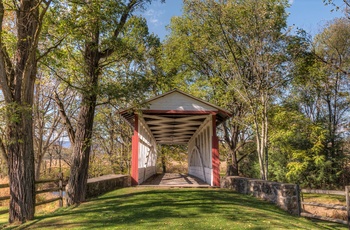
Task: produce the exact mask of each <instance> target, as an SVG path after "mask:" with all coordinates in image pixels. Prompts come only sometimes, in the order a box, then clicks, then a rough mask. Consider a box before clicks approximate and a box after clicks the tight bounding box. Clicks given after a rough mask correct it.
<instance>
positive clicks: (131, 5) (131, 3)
mask: <svg viewBox="0 0 350 230" xmlns="http://www.w3.org/2000/svg"><path fill="white" fill-rule="evenodd" d="M136 3H137V0H130V1H129V3H128V5H127V6H126V9H125V11H124V12H123V14H122V15H121V17H120V20H119V23H118V25H117V28H116V29H115V30H114V33H113V36H112V38H113V39H115V40H116V39H118V37H119V34H120V32H121V31H122V29H123V27H124V25H125V23H126V21H127V19H128V17H129V15H130V12H131V11H132V10H133V8H134V6H135V5H136ZM114 51H115V49H114V48H113V47H109V48H107V49H105V50H104V51H102V52H100V53H99V56H100V58H107V57H109V56H110V55H112V54H113V53H114Z"/></svg>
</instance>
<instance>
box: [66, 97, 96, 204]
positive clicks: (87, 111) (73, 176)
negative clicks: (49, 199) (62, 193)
mask: <svg viewBox="0 0 350 230" xmlns="http://www.w3.org/2000/svg"><path fill="white" fill-rule="evenodd" d="M94 97H95V98H96V96H94ZM94 97H93V98H94ZM93 98H89V99H85V98H83V102H82V103H83V104H82V107H81V109H80V113H79V117H78V122H77V129H76V133H75V144H74V147H73V156H72V157H73V159H72V164H71V168H70V177H69V180H68V184H67V187H66V192H67V205H74V204H80V203H81V202H83V201H84V200H85V195H86V185H87V179H88V168H89V156H90V150H91V136H92V128H93V122H94V114H95V106H96V100H94V101H93Z"/></svg>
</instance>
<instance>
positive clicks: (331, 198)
mask: <svg viewBox="0 0 350 230" xmlns="http://www.w3.org/2000/svg"><path fill="white" fill-rule="evenodd" d="M303 197H304V200H305V201H313V202H319V203H327V204H342V205H346V198H345V196H344V195H328V194H314V193H312V194H310V193H304V194H303Z"/></svg>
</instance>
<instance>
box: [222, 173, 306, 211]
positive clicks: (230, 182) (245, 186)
mask: <svg viewBox="0 0 350 230" xmlns="http://www.w3.org/2000/svg"><path fill="white" fill-rule="evenodd" d="M221 188H228V189H232V190H234V191H236V192H238V193H242V194H248V195H253V196H255V197H258V198H261V199H264V200H267V201H270V202H272V203H274V204H276V205H277V206H278V207H280V208H282V209H283V210H285V211H287V212H289V213H291V214H293V215H299V213H300V199H299V191H298V190H299V189H298V186H297V185H295V184H284V183H278V182H270V181H264V180H257V179H249V178H244V177H238V176H230V177H225V178H222V179H221Z"/></svg>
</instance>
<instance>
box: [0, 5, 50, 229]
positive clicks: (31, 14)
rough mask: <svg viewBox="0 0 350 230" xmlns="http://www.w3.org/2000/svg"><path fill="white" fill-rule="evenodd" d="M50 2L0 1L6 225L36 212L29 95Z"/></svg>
mask: <svg viewBox="0 0 350 230" xmlns="http://www.w3.org/2000/svg"><path fill="white" fill-rule="evenodd" d="M50 3H51V1H50V0H48V1H37V0H32V1H0V46H1V48H0V84H1V90H2V93H3V96H4V100H5V109H6V118H5V119H6V137H5V140H1V150H2V151H3V152H5V153H6V156H7V162H8V171H9V172H8V175H9V182H10V194H11V195H10V211H9V222H10V223H12V222H15V221H18V222H25V221H26V220H30V219H33V217H34V212H35V184H34V182H35V181H34V149H33V131H32V130H33V129H32V128H33V117H32V106H33V95H34V82H35V79H36V74H37V61H38V59H39V57H40V56H39V55H38V53H37V51H38V46H39V44H40V36H41V29H42V26H43V20H44V17H45V14H46V11H47V10H48V8H49V6H50Z"/></svg>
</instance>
